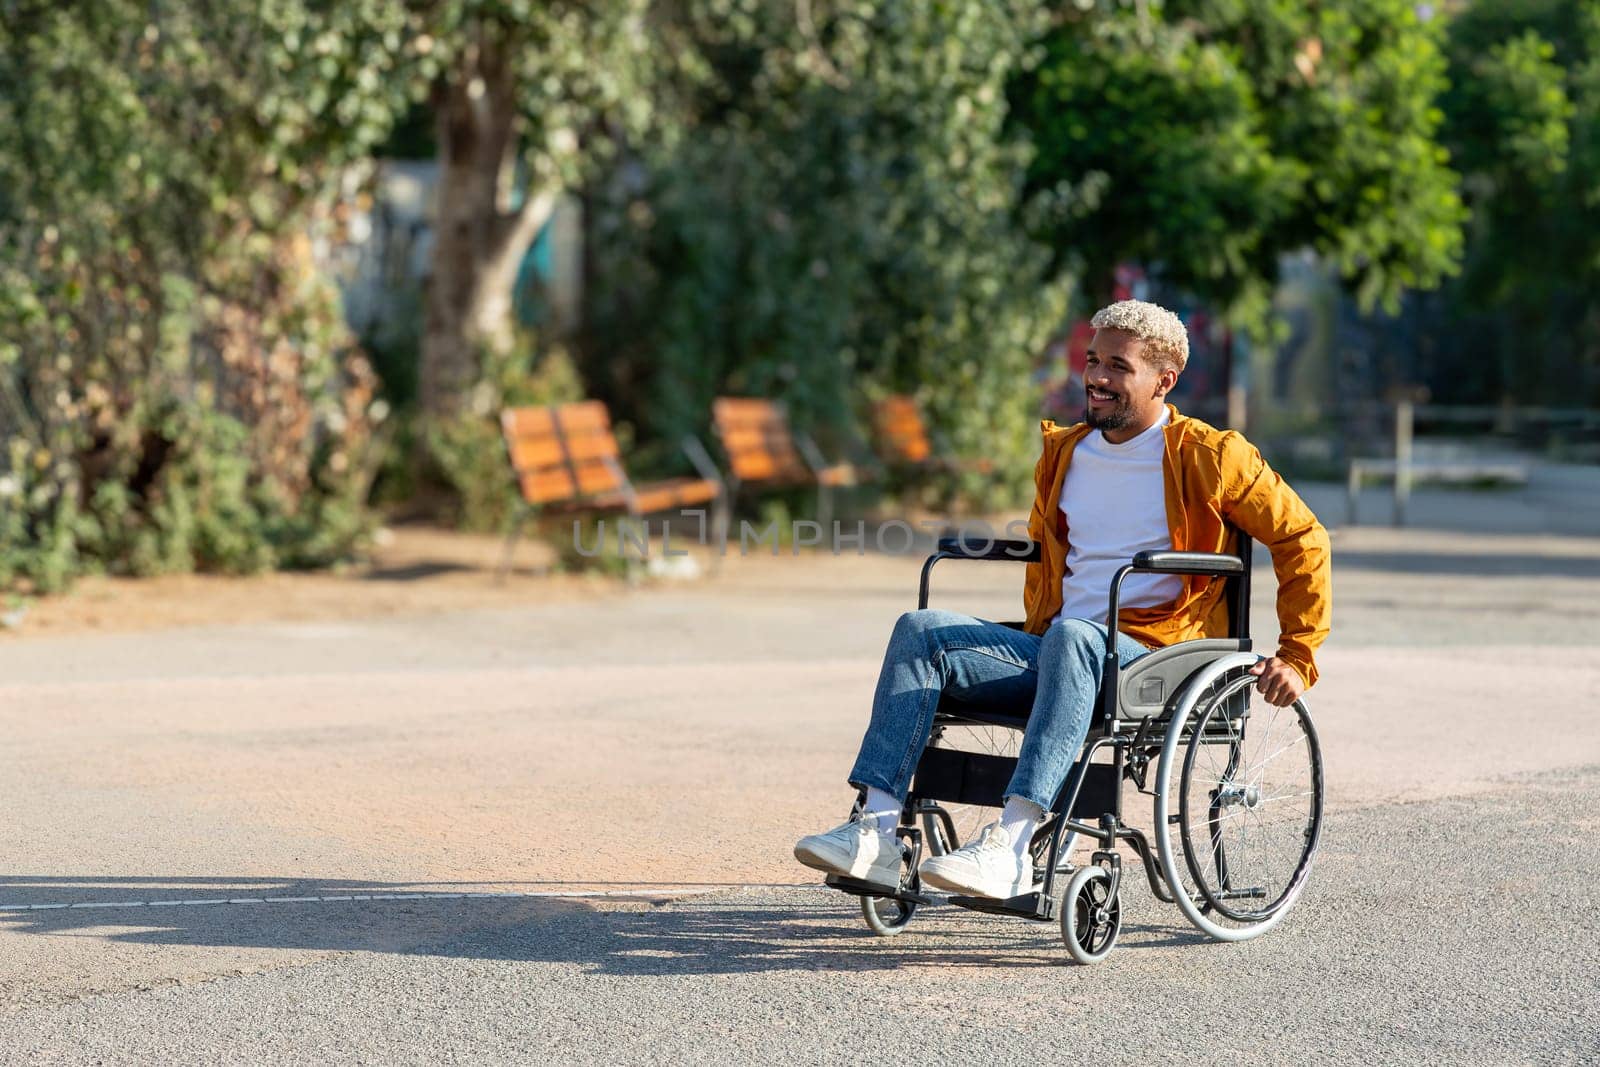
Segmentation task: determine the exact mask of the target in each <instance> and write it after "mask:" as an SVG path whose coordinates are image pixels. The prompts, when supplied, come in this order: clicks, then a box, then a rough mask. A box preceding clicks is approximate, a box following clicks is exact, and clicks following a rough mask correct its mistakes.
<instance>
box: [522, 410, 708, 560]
mask: <svg viewBox="0 0 1600 1067" xmlns="http://www.w3.org/2000/svg"><path fill="white" fill-rule="evenodd" d="M500 429H501V433H502V435H503V437H504V438H505V444H506V454H507V456H509V458H510V460H511V469H512V471H513V473H514V474H515V475H516V479H517V487H518V490H519V493H520V497H521V500H520V506H519V507H518V510H517V514H516V517H515V518H514V520H513V521H512V524H511V530H510V532H509V533H508V534H507V536H506V547H505V552H504V555H503V557H502V559H501V561H500V566H499V568H498V570H497V571H496V575H497V576H498V577H502V578H503V577H504V576H505V574H506V572H507V571H509V570H510V568H511V556H512V553H513V551H514V550H515V549H516V544H517V538H518V537H519V536H520V535H521V533H522V528H523V526H524V525H525V524H526V523H527V522H528V520H529V519H532V518H535V517H536V516H541V515H547V514H552V513H561V514H581V513H585V512H588V513H594V512H618V513H623V514H626V515H629V516H631V517H635V518H641V517H643V516H646V515H655V514H660V513H661V512H666V511H676V510H681V509H683V508H688V507H692V506H694V505H696V504H708V503H709V504H710V505H711V506H712V514H713V517H714V519H713V521H714V522H715V523H716V524H717V529H718V531H719V536H721V534H720V531H722V530H724V529H725V528H726V522H727V492H726V489H725V487H724V486H723V484H722V479H721V478H720V477H719V476H718V474H717V471H716V468H715V467H714V466H712V464H711V461H710V458H709V457H708V456H706V454H705V450H704V449H703V448H701V447H700V446H699V443H698V442H695V441H693V439H692V438H691V439H689V440H686V441H685V442H684V449H685V452H686V453H687V454H688V457H689V460H690V462H691V463H693V464H694V466H695V469H696V470H697V471H698V472H699V477H695V478H668V479H665V480H662V481H655V482H649V483H647V484H644V485H636V484H634V482H633V480H632V479H630V478H629V477H628V472H627V471H626V470H625V469H624V468H623V466H622V462H621V449H620V448H619V447H618V446H617V438H616V435H615V434H613V433H612V432H611V417H610V415H609V414H607V412H606V407H605V405H604V404H602V403H601V402H600V401H598V400H587V401H583V402H580V403H576V404H560V405H555V406H552V407H521V408H507V409H506V410H505V411H503V412H501V413H500ZM691 446H692V447H691Z"/></svg>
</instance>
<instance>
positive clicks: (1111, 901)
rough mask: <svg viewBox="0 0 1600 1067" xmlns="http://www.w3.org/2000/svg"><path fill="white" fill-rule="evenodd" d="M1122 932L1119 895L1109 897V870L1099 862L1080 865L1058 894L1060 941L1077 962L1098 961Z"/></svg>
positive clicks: (1108, 952) (1107, 954)
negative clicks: (1060, 893)
mask: <svg viewBox="0 0 1600 1067" xmlns="http://www.w3.org/2000/svg"><path fill="white" fill-rule="evenodd" d="M1121 932H1122V897H1121V894H1118V895H1117V896H1114V897H1113V896H1111V872H1110V871H1107V870H1106V869H1105V868H1104V867H1102V866H1100V865H1099V864H1091V865H1089V866H1088V867H1080V868H1078V870H1077V871H1076V872H1074V873H1073V875H1072V880H1071V881H1069V882H1068V883H1067V891H1066V892H1065V893H1064V894H1062V897H1061V941H1062V943H1063V944H1065V945H1066V946H1067V951H1068V952H1070V953H1072V958H1073V959H1075V960H1077V961H1078V962H1079V963H1083V964H1089V963H1099V962H1100V961H1101V960H1103V959H1105V958H1106V957H1107V956H1109V955H1111V950H1112V949H1113V948H1115V947H1116V946H1117V934H1119V933H1121Z"/></svg>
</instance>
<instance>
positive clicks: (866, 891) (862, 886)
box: [823, 874, 944, 906]
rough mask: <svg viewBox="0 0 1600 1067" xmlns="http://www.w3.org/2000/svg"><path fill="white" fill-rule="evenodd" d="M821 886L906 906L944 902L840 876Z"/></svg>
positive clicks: (829, 876) (831, 877) (939, 899)
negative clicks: (902, 902)
mask: <svg viewBox="0 0 1600 1067" xmlns="http://www.w3.org/2000/svg"><path fill="white" fill-rule="evenodd" d="M823 884H825V885H826V886H828V888H830V889H837V890H839V891H840V892H841V893H849V894H850V895H852V896H857V897H879V898H882V899H885V900H903V901H905V902H906V903H907V904H926V905H929V906H932V905H934V904H940V903H943V902H944V898H943V897H930V896H928V895H926V894H924V893H913V892H910V891H909V890H905V889H902V890H900V892H898V893H891V892H887V891H885V889H884V887H883V886H881V885H876V884H874V883H872V882H863V881H860V880H859V879H856V878H846V877H845V876H844V875H842V874H830V875H828V877H826V878H824V879H823Z"/></svg>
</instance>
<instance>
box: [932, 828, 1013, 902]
mask: <svg viewBox="0 0 1600 1067" xmlns="http://www.w3.org/2000/svg"><path fill="white" fill-rule="evenodd" d="M922 880H923V881H924V882H926V883H928V884H929V885H931V886H934V887H936V888H939V889H948V890H953V891H954V892H957V893H966V894H969V895H971V896H975V897H994V898H996V899H1000V900H1004V899H1006V898H1007V897H1015V896H1021V895H1022V894H1023V893H1027V892H1031V891H1032V890H1033V862H1032V860H1024V861H1021V862H1019V861H1018V860H1017V854H1016V853H1015V852H1013V851H1012V850H1011V834H1010V833H1009V832H1007V830H1006V828H1005V827H1004V826H1001V825H1000V824H999V823H997V822H992V823H990V824H989V825H988V826H985V827H984V828H983V831H982V833H980V834H979V835H978V839H977V840H976V841H968V842H967V843H966V844H965V845H962V846H961V847H960V848H958V849H956V850H955V851H954V852H947V853H945V854H944V855H943V856H934V857H932V858H930V859H928V860H925V861H924V862H923V864H922Z"/></svg>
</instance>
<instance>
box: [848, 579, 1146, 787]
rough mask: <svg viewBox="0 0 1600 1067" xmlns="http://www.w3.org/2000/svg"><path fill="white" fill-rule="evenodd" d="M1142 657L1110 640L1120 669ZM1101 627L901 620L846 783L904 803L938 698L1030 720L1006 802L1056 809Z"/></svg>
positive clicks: (1098, 655) (952, 616) (1096, 685)
mask: <svg viewBox="0 0 1600 1067" xmlns="http://www.w3.org/2000/svg"><path fill="white" fill-rule="evenodd" d="M1148 651H1149V650H1148V649H1146V648H1145V647H1144V646H1143V645H1141V644H1139V643H1138V642H1137V641H1135V640H1133V638H1131V637H1129V636H1127V635H1126V634H1120V633H1119V634H1118V635H1117V658H1118V660H1119V661H1120V662H1121V663H1122V664H1123V665H1124V666H1126V665H1127V664H1129V663H1132V662H1133V661H1134V660H1136V659H1138V658H1139V657H1140V656H1142V655H1144V654H1145V653H1146V652H1148ZM1105 654H1106V628H1105V627H1104V626H1102V625H1101V624H1099V623H1097V622H1089V621H1087V620H1085V619H1058V620H1056V622H1055V623H1053V624H1052V625H1051V626H1050V628H1049V629H1048V630H1046V631H1045V632H1044V634H1043V636H1035V635H1034V634H1029V633H1024V632H1022V631H1021V630H1013V629H1011V628H1010V627H1009V626H1001V625H1000V624H999V623H997V622H985V621H983V620H982V619H974V618H973V617H971V616H970V615H958V614H956V613H955V612H952V611H936V610H933V609H924V610H922V611H911V612H907V613H906V614H904V615H902V616H900V620H899V621H898V622H897V623H895V627H894V634H893V636H891V637H890V638H889V649H888V651H887V652H886V653H885V654H884V657H883V672H882V673H881V674H879V675H878V688H877V691H876V692H875V693H874V694H873V697H872V721H871V722H870V723H868V725H867V735H866V737H864V738H862V740H861V753H860V755H859V756H857V757H856V765H855V767H854V769H852V770H851V772H850V784H851V785H854V786H857V787H866V786H873V787H876V788H878V789H882V790H883V791H884V792H886V793H890V794H893V795H894V796H895V797H896V798H898V799H900V800H902V801H903V800H904V799H905V796H906V792H907V791H908V790H909V789H910V787H911V773H912V771H914V770H916V767H917V760H918V758H919V757H920V756H921V755H922V750H923V748H924V747H926V746H927V743H928V735H929V734H930V733H932V732H933V710H934V708H935V707H936V706H937V705H938V703H939V696H940V694H941V693H948V694H949V695H950V696H953V697H956V698H958V699H960V700H964V701H967V702H969V703H974V704H981V705H983V706H984V707H986V708H989V709H992V710H995V711H1000V712H1004V713H1006V714H1011V715H1017V716H1027V719H1028V728H1027V731H1026V733H1025V734H1024V735H1023V740H1022V749H1021V751H1020V753H1019V754H1018V758H1017V768H1016V771H1015V772H1014V773H1013V774H1012V776H1011V783H1010V784H1009V785H1008V786H1006V793H1005V795H1006V797H1007V798H1008V799H1009V798H1011V797H1022V798H1023V799H1025V800H1031V801H1033V802H1034V803H1035V804H1037V805H1039V806H1040V807H1041V808H1047V809H1048V808H1049V807H1051V805H1053V804H1054V803H1055V800H1056V794H1057V793H1058V792H1060V790H1061V785H1062V783H1063V782H1065V781H1066V780H1067V773H1068V772H1069V771H1070V770H1071V769H1072V765H1073V764H1074V763H1076V762H1077V761H1078V756H1079V753H1080V751H1081V750H1082V748H1083V741H1084V738H1085V737H1087V736H1088V733H1089V724H1090V723H1091V722H1092V721H1093V718H1094V716H1095V714H1096V713H1097V711H1098V705H1097V697H1098V695H1099V692H1100V676H1101V674H1102V673H1103V670H1102V666H1103V662H1104V659H1105Z"/></svg>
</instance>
